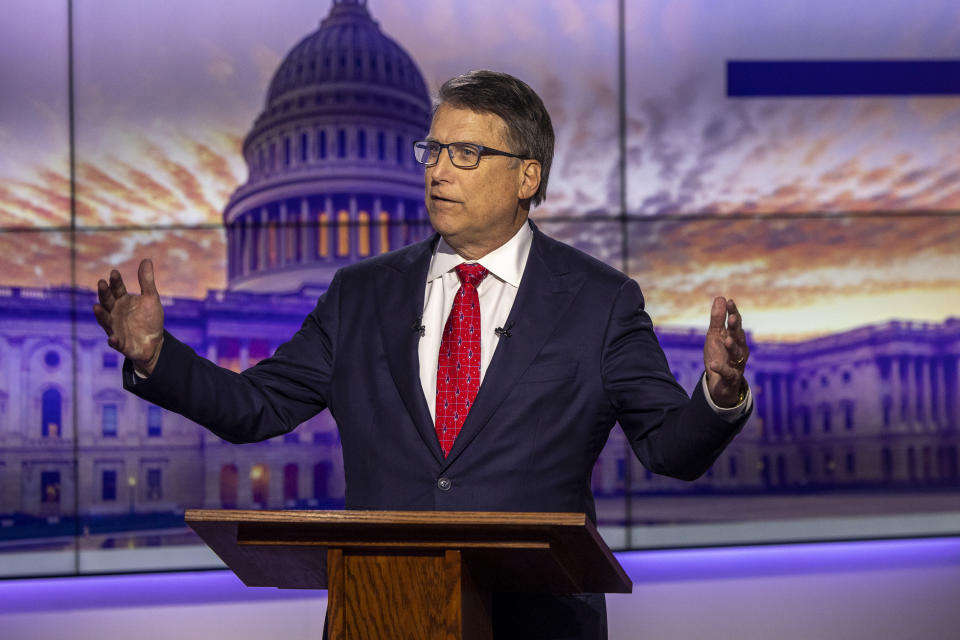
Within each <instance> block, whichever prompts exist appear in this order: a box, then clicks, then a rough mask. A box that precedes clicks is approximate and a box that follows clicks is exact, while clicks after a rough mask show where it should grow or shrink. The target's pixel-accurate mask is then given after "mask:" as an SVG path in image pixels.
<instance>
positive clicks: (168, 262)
mask: <svg viewBox="0 0 960 640" xmlns="http://www.w3.org/2000/svg"><path fill="white" fill-rule="evenodd" d="M225 256H226V246H225V242H224V236H223V232H222V231H220V230H216V229H210V230H206V229H184V230H171V231H152V230H151V231H125V232H111V231H97V232H92V231H91V232H84V233H78V234H77V284H78V285H79V286H81V287H83V288H89V289H95V288H96V283H97V280H99V279H100V278H106V277H107V276H108V275H109V273H110V270H111V269H118V270H119V271H120V273H121V274H122V275H123V277H124V279H125V281H126V283H127V288H128V289H130V290H132V291H136V290H137V267H138V266H139V265H140V260H142V259H143V258H150V259H152V260H153V264H154V269H155V273H156V278H157V288H158V289H159V291H160V294H161V295H162V296H175V297H188V298H203V297H205V296H206V293H207V291H208V290H209V289H224V288H225V287H226V262H225Z"/></svg>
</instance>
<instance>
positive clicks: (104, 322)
mask: <svg viewBox="0 0 960 640" xmlns="http://www.w3.org/2000/svg"><path fill="white" fill-rule="evenodd" d="M93 315H94V316H95V317H96V318H97V324H99V325H100V326H101V327H103V330H104V331H105V332H106V334H107V337H110V336H111V335H113V326H112V325H111V323H110V312H109V311H107V310H106V308H104V306H103V305H100V304H95V305H93Z"/></svg>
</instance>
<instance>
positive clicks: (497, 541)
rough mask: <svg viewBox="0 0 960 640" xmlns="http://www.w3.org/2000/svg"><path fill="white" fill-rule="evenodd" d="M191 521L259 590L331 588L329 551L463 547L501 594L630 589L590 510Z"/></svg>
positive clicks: (208, 514) (255, 514) (229, 514)
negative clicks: (328, 586) (327, 577)
mask: <svg viewBox="0 0 960 640" xmlns="http://www.w3.org/2000/svg"><path fill="white" fill-rule="evenodd" d="M185 520H186V522H187V524H188V525H190V526H191V527H192V528H193V529H194V531H196V532H197V533H198V534H199V535H200V537H201V538H203V540H204V542H206V543H207V544H208V545H209V546H210V547H211V548H212V549H213V550H214V551H215V552H216V553H217V555H219V556H220V558H221V559H222V560H223V561H224V562H225V563H226V564H227V566H229V567H230V568H231V569H233V570H234V572H235V573H236V574H237V575H238V576H239V577H240V578H241V580H243V581H244V583H245V584H247V585H249V586H279V587H286V588H325V587H326V550H327V549H343V550H344V551H345V552H353V553H389V554H402V553H420V554H422V553H431V552H432V553H440V552H443V551H445V550H455V551H460V552H462V553H463V554H465V557H469V558H472V559H473V562H474V563H475V564H476V565H477V566H479V567H482V571H483V573H484V576H485V579H486V580H487V581H488V582H490V586H491V588H494V589H502V590H519V591H549V592H554V593H584V592H610V593H629V592H630V591H631V589H632V583H631V581H630V578H629V577H628V576H627V575H626V572H624V570H623V568H622V567H621V566H620V564H619V562H617V560H616V558H615V557H614V556H613V553H612V552H611V551H610V549H609V547H607V545H606V543H605V542H604V541H603V539H602V538H601V537H600V534H599V533H598V532H597V529H596V527H595V526H594V524H593V522H591V521H590V519H589V518H587V516H586V515H585V514H583V513H545V512H505V511H360V510H339V511H268V510H257V511H252V510H232V509H229V510H228V509H190V510H188V511H187V512H186V514H185Z"/></svg>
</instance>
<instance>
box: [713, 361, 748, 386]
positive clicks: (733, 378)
mask: <svg viewBox="0 0 960 640" xmlns="http://www.w3.org/2000/svg"><path fill="white" fill-rule="evenodd" d="M710 370H711V371H713V372H714V373H715V374H717V375H718V376H720V378H721V379H722V380H723V382H724V384H727V385H729V386H731V387H733V386H735V385H736V386H739V384H740V378H741V374H740V371H738V370H737V369H736V368H735V367H733V366H731V365H729V364H728V363H726V362H718V363H711V364H710Z"/></svg>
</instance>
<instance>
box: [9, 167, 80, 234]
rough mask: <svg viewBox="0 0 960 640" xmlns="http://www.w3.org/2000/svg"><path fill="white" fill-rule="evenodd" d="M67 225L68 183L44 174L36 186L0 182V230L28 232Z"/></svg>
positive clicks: (54, 175) (57, 175) (20, 182)
mask: <svg viewBox="0 0 960 640" xmlns="http://www.w3.org/2000/svg"><path fill="white" fill-rule="evenodd" d="M69 224H70V183H69V181H68V180H67V179H66V178H64V177H63V176H61V175H60V174H58V173H56V172H54V171H51V170H43V171H39V172H38V174H37V180H36V181H35V182H24V181H17V180H9V181H6V182H0V226H4V227H17V228H30V227H56V226H66V225H69Z"/></svg>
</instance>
